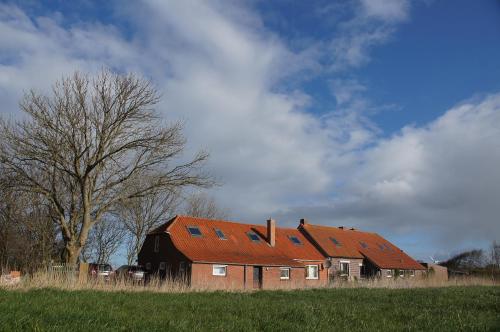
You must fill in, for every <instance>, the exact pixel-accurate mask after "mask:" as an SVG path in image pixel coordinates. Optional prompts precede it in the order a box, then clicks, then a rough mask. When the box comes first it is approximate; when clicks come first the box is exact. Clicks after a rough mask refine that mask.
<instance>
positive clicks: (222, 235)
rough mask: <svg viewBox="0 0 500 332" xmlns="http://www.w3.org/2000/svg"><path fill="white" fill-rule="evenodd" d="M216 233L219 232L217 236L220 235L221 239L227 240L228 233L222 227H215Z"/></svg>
mask: <svg viewBox="0 0 500 332" xmlns="http://www.w3.org/2000/svg"><path fill="white" fill-rule="evenodd" d="M215 234H217V236H218V237H219V239H221V240H227V238H226V235H225V234H224V232H222V231H221V230H220V229H218V228H216V229H215Z"/></svg>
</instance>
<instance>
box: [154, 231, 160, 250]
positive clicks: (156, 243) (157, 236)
mask: <svg viewBox="0 0 500 332" xmlns="http://www.w3.org/2000/svg"><path fill="white" fill-rule="evenodd" d="M154 252H160V236H159V235H155V247H154Z"/></svg>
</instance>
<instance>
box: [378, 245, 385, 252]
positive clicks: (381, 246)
mask: <svg viewBox="0 0 500 332" xmlns="http://www.w3.org/2000/svg"><path fill="white" fill-rule="evenodd" d="M377 245H378V247H379V248H380V250H382V251H384V249H385V247H384V246H383V245H381V244H380V243H377Z"/></svg>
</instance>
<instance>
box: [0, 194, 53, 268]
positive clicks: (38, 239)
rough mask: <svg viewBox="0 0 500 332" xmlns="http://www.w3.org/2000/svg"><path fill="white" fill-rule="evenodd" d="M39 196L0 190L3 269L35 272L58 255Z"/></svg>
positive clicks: (44, 207)
mask: <svg viewBox="0 0 500 332" xmlns="http://www.w3.org/2000/svg"><path fill="white" fill-rule="evenodd" d="M41 201H42V200H41V199H40V197H38V195H36V194H27V193H16V192H11V191H7V190H5V188H0V267H2V268H4V267H10V268H16V269H22V270H25V271H32V270H35V269H37V268H39V267H40V266H42V265H45V264H47V263H49V262H50V261H51V260H52V259H53V258H54V256H56V255H57V247H56V242H57V238H56V237H57V232H56V227H55V224H54V222H53V220H52V219H51V218H50V216H49V214H48V209H47V207H46V206H44V205H43V204H42V203H41Z"/></svg>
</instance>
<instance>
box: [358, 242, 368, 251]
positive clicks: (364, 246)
mask: <svg viewBox="0 0 500 332" xmlns="http://www.w3.org/2000/svg"><path fill="white" fill-rule="evenodd" d="M359 244H361V246H362V247H363V248H365V249H366V248H368V245H367V244H366V242H363V241H359Z"/></svg>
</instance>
